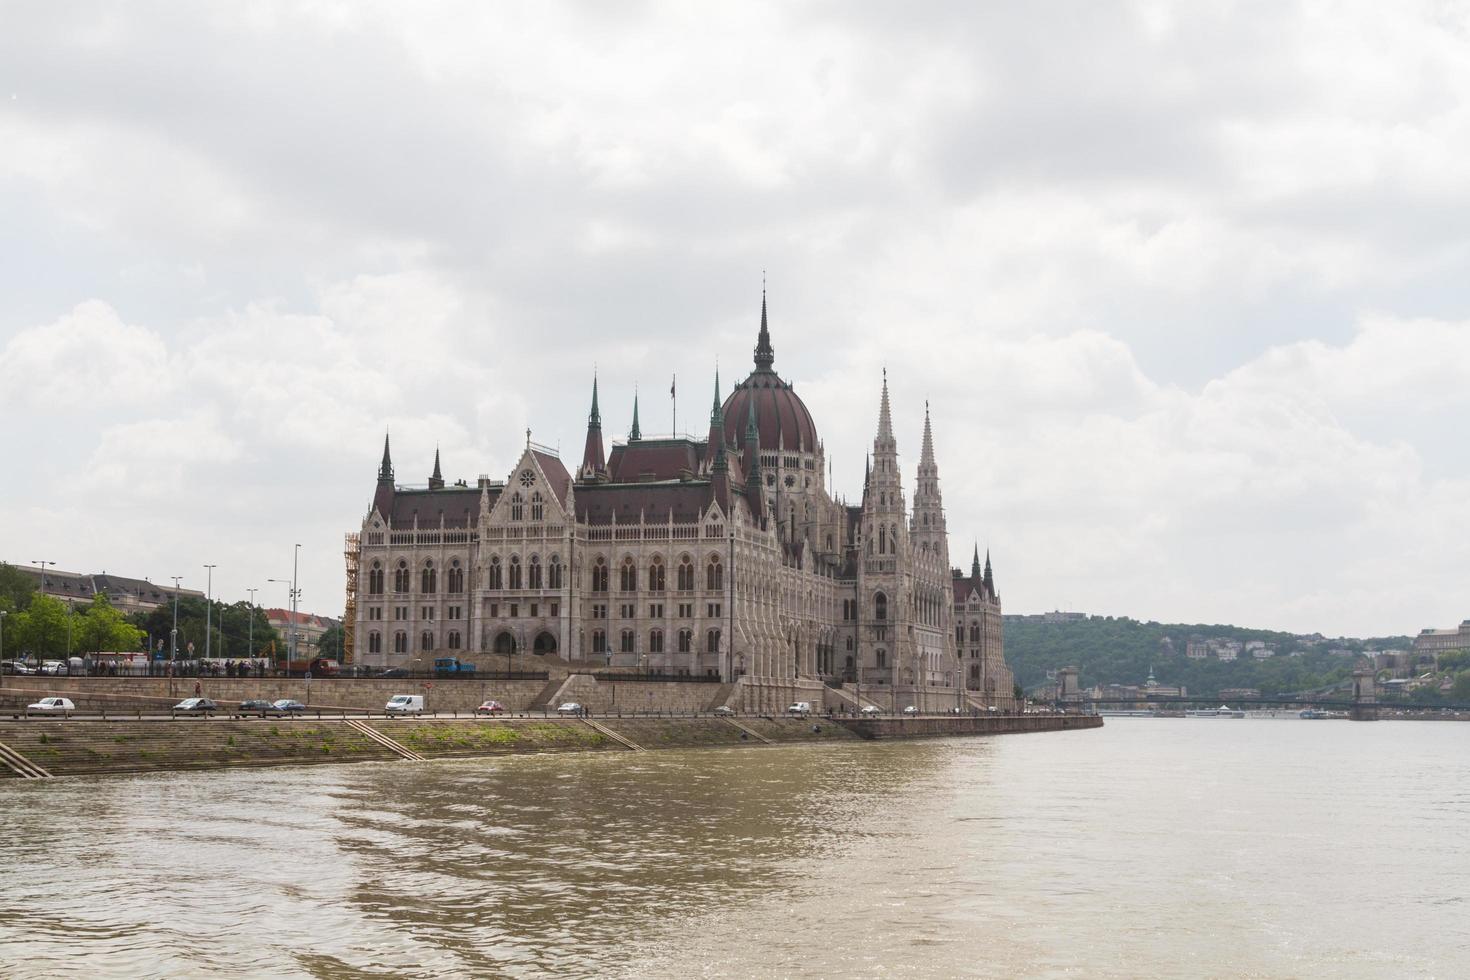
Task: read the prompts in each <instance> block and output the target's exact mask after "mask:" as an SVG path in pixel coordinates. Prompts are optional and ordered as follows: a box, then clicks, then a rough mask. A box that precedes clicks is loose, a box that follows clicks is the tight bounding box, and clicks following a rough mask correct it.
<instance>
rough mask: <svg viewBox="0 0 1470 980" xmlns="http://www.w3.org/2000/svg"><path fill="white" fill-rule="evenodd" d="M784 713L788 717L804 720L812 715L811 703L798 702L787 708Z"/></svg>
mask: <svg viewBox="0 0 1470 980" xmlns="http://www.w3.org/2000/svg"><path fill="white" fill-rule="evenodd" d="M786 713H787V714H788V715H795V716H796V717H798V718H805V717H806V716H807V715H809V714H811V713H812V703H811V702H810V701H798V702H796V703H795V704H793V705H792V706H791V707H789V708H787V709H786Z"/></svg>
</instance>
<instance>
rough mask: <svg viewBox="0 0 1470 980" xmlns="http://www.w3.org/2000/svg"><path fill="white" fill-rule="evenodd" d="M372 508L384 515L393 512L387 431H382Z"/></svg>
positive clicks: (390, 457)
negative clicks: (381, 459)
mask: <svg viewBox="0 0 1470 980" xmlns="http://www.w3.org/2000/svg"><path fill="white" fill-rule="evenodd" d="M373 509H374V510H376V511H377V512H378V513H379V514H382V515H383V516H384V517H388V516H389V515H390V514H392V513H393V457H392V456H391V455H389V452H388V433H387V432H386V431H385V432H384V433H383V462H382V463H381V464H379V466H378V489H377V491H376V492H375V493H374V494H373Z"/></svg>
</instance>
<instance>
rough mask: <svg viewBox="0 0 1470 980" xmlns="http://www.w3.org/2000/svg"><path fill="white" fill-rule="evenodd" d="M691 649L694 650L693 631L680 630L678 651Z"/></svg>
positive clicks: (684, 651)
mask: <svg viewBox="0 0 1470 980" xmlns="http://www.w3.org/2000/svg"><path fill="white" fill-rule="evenodd" d="M693 651H694V631H693V630H680V631H679V652H680V653H692V652H693Z"/></svg>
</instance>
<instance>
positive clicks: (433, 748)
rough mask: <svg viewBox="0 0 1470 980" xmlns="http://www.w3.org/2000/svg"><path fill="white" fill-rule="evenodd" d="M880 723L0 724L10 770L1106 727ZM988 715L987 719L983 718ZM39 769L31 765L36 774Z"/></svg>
mask: <svg viewBox="0 0 1470 980" xmlns="http://www.w3.org/2000/svg"><path fill="white" fill-rule="evenodd" d="M892 721H893V722H894V723H895V725H894V726H893V727H889V726H884V725H883V724H882V722H879V721H869V720H860V719H847V720H845V721H838V720H834V719H830V718H824V717H813V718H783V717H769V716H765V717H763V716H745V717H736V718H729V717H709V716H705V717H674V718H646V717H640V718H619V717H594V718H574V717H549V718H433V717H424V718H351V717H339V718H326V717H324V718H294V719H244V718H224V717H215V718H203V717H201V718H143V719H129V720H113V719H109V720H106V721H104V720H100V719H85V720H83V719H62V718H47V719H30V720H0V778H4V777H6V776H13V777H20V776H22V775H28V774H32V775H33V774H35V773H37V772H40V773H44V774H45V775H50V776H72V775H98V774H108V773H136V772H152V771H166V770H189V769H218V768H228V767H237V766H272V765H311V764H321V763H340V762H357V761H388V760H393V759H404V760H414V761H425V760H431V759H438V758H455V757H487V758H488V757H495V756H505V755H525V754H531V753H542V752H587V751H612V752H627V751H642V750H648V749H667V748H695V747H700V746H726V747H737V746H764V745H780V744H794V743H800V742H830V741H840V740H858V739H870V738H913V737H935V736H940V735H999V734H1010V733H1021V732H1045V731H1066V730H1070V729H1075V728H1087V727H1097V726H1100V725H1101V724H1102V719H1100V718H1095V717H1086V716H1063V715H1004V716H997V717H988V718H965V717H952V718H946V717H935V718H923V717H920V718H905V719H892ZM978 723H983V724H978ZM28 769H29V770H30V771H29V772H28V771H27V770H28Z"/></svg>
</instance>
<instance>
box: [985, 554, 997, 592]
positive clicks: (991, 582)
mask: <svg viewBox="0 0 1470 980" xmlns="http://www.w3.org/2000/svg"><path fill="white" fill-rule="evenodd" d="M985 593H986V595H988V596H990V598H992V599H994V598H995V576H994V575H991V574H990V549H989V548H986V549H985Z"/></svg>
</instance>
